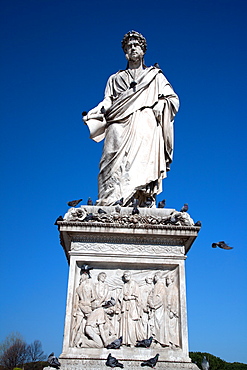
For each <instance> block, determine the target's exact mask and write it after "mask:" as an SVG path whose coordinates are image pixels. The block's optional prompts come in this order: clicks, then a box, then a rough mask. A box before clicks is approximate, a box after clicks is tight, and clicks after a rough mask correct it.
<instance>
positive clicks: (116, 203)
mask: <svg viewBox="0 0 247 370" xmlns="http://www.w3.org/2000/svg"><path fill="white" fill-rule="evenodd" d="M117 205H119V206H122V205H123V198H121V199H119V200H117V201H116V202H115V203H113V206H117Z"/></svg>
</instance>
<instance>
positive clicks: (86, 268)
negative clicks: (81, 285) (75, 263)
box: [80, 264, 93, 278]
mask: <svg viewBox="0 0 247 370" xmlns="http://www.w3.org/2000/svg"><path fill="white" fill-rule="evenodd" d="M90 270H93V267H90V266H89V265H87V264H84V265H82V266H81V272H80V274H81V275H82V274H84V273H85V272H86V273H87V274H88V276H89V278H90V277H91V276H90Z"/></svg>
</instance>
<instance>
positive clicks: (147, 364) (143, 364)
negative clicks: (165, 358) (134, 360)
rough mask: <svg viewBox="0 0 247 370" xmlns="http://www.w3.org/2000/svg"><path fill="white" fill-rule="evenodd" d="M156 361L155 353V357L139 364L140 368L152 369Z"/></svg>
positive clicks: (157, 357) (157, 356)
mask: <svg viewBox="0 0 247 370" xmlns="http://www.w3.org/2000/svg"><path fill="white" fill-rule="evenodd" d="M158 359H159V354H158V353H157V355H155V356H154V357H152V358H150V359H149V360H147V361H143V362H142V363H141V366H149V367H152V368H154V367H155V365H156V364H157V362H158Z"/></svg>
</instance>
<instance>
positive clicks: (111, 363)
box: [105, 353, 124, 368]
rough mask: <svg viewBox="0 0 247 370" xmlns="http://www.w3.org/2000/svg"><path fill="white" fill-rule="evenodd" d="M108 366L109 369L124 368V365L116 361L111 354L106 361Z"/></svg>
mask: <svg viewBox="0 0 247 370" xmlns="http://www.w3.org/2000/svg"><path fill="white" fill-rule="evenodd" d="M105 364H106V366H109V367H121V368H123V367H124V366H123V364H121V363H120V362H118V360H117V359H116V357H113V356H112V355H111V353H109V355H108V357H107V359H106V363H105Z"/></svg>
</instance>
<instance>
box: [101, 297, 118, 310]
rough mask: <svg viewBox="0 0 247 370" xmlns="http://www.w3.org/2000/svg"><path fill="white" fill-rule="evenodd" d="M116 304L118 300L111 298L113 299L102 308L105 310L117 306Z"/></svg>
mask: <svg viewBox="0 0 247 370" xmlns="http://www.w3.org/2000/svg"><path fill="white" fill-rule="evenodd" d="M115 304H116V299H115V298H113V297H111V299H110V300H109V301H106V302H104V303H103V304H102V307H104V308H108V307H112V306H115Z"/></svg>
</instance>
